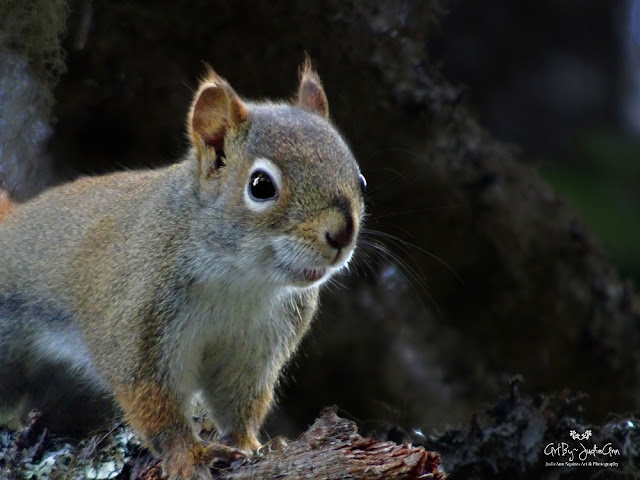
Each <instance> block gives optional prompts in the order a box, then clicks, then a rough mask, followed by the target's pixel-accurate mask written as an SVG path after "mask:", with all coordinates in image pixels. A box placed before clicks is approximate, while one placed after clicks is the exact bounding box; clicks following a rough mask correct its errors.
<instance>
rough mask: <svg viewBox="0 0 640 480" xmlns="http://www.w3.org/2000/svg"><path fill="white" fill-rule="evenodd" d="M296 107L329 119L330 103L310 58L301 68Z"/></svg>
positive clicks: (306, 59)
mask: <svg viewBox="0 0 640 480" xmlns="http://www.w3.org/2000/svg"><path fill="white" fill-rule="evenodd" d="M296 107H298V108H301V109H303V110H307V111H309V112H312V113H315V114H317V115H320V116H322V117H324V118H329V102H328V101H327V96H326V95H325V93H324V89H323V88H322V82H321V81H320V77H319V76H318V74H317V73H316V71H315V70H314V69H313V67H312V66H311V60H310V59H309V57H307V58H305V60H304V62H303V64H302V66H301V67H300V86H299V87H298V98H297V101H296Z"/></svg>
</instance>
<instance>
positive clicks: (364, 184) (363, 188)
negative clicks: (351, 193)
mask: <svg viewBox="0 0 640 480" xmlns="http://www.w3.org/2000/svg"><path fill="white" fill-rule="evenodd" d="M360 191H361V192H362V194H363V195H364V192H366V191H367V179H366V178H364V175H362V174H360Z"/></svg>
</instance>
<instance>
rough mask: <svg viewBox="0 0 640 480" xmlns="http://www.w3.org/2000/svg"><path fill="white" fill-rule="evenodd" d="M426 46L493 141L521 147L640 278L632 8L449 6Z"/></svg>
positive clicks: (635, 19) (637, 53)
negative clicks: (465, 93)
mask: <svg viewBox="0 0 640 480" xmlns="http://www.w3.org/2000/svg"><path fill="white" fill-rule="evenodd" d="M445 9H446V13H445V14H444V15H443V16H442V18H441V25H440V28H441V29H440V31H439V34H438V35H436V36H435V45H434V48H433V52H434V57H437V58H438V59H439V60H440V62H441V66H442V71H443V73H444V75H445V76H446V77H447V78H448V79H449V80H451V81H453V82H455V83H460V84H462V85H464V86H465V87H466V88H467V89H468V96H467V98H468V99H469V102H470V104H471V105H473V108H474V110H475V112H476V114H477V115H478V117H479V118H480V120H481V122H482V123H483V124H484V125H485V126H487V128H488V129H489V130H490V131H491V133H492V134H493V135H494V136H495V137H496V138H499V139H501V140H505V141H508V142H511V143H514V144H516V145H519V146H520V147H521V148H522V150H523V152H524V157H525V158H526V159H527V160H528V161H531V162H534V163H536V164H538V165H540V166H541V171H542V174H543V177H544V178H545V179H546V180H548V181H549V183H550V184H551V185H553V187H554V188H555V189H556V190H557V191H558V192H560V193H562V194H563V196H564V197H565V198H567V199H568V200H569V201H570V202H571V204H572V205H573V206H574V207H575V209H576V210H577V211H578V212H579V213H580V216H581V218H582V219H583V220H584V221H585V222H586V223H587V224H588V225H589V227H590V228H591V229H593V231H594V232H595V233H596V235H597V237H598V238H599V239H600V241H601V242H602V244H603V246H604V248H605V250H606V251H607V253H608V254H609V255H610V256H611V259H612V261H613V262H614V263H615V264H616V265H617V266H618V267H619V269H620V271H621V272H622V273H624V274H625V275H628V276H630V277H633V278H634V279H635V280H636V282H637V281H638V280H640V150H639V148H640V147H639V145H640V143H639V141H638V140H639V138H640V5H639V4H638V2H637V1H613V2H608V1H589V0H587V1H579V0H570V1H563V2H554V1H551V0H549V1H528V0H524V1H521V2H509V1H508V0H504V1H500V0H492V1H490V2H481V3H479V2H473V1H471V0H453V1H451V2H448V3H447V4H446V7H445Z"/></svg>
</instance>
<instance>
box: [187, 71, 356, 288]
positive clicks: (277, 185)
mask: <svg viewBox="0 0 640 480" xmlns="http://www.w3.org/2000/svg"><path fill="white" fill-rule="evenodd" d="M188 130H189V139H190V141H191V143H192V145H193V147H194V148H193V161H194V162H195V163H194V166H196V168H194V171H195V172H196V174H197V175H198V183H197V184H198V204H199V206H200V207H199V212H198V215H197V222H196V225H197V227H196V229H197V231H198V232H199V236H200V237H201V238H204V239H205V240H206V244H207V245H208V246H209V247H210V248H209V249H208V250H209V252H211V253H212V254H214V255H216V256H217V258H216V262H218V263H220V262H223V263H224V262H225V261H227V263H228V264H229V265H231V264H233V268H235V269H237V270H240V271H241V272H240V273H242V271H243V272H244V273H246V274H247V275H255V276H256V277H255V278H256V280H257V281H260V282H265V283H273V284H276V285H289V286H298V287H308V286H312V285H318V284H319V283H321V282H323V281H325V280H327V279H328V278H329V277H330V276H331V275H332V274H333V273H334V272H335V271H336V270H338V269H340V268H341V267H343V266H344V265H346V264H347V262H348V261H349V259H350V258H351V255H352V254H353V251H354V248H355V244H356V240H357V237H358V231H359V229H360V224H361V221H362V216H363V213H364V202H363V193H364V189H365V186H366V182H365V179H364V177H363V176H362V174H361V173H360V169H359V168H358V164H357V163H356V161H355V159H354V157H353V155H352V153H351V151H350V150H349V147H348V146H347V144H346V143H345V141H344V140H343V139H342V137H341V136H340V134H339V133H338V132H337V131H336V129H335V128H334V127H333V126H332V125H331V123H330V122H329V106H328V102H327V97H326V95H325V93H324V90H323V88H322V83H321V82H320V78H319V77H318V75H317V73H316V72H315V71H314V70H313V69H312V68H311V64H310V62H309V61H308V60H307V61H305V63H304V64H303V67H302V69H301V75H300V85H299V87H298V92H297V96H296V98H295V100H294V101H292V102H291V103H270V102H263V103H250V102H244V101H243V100H241V99H240V97H239V96H238V95H237V94H236V93H235V91H234V90H233V89H232V88H231V87H230V86H229V84H228V83H227V82H226V81H225V80H224V79H222V78H221V77H219V76H218V75H217V74H215V73H214V72H213V70H210V71H209V72H208V75H207V77H206V78H205V79H204V80H203V81H202V82H201V84H200V87H199V89H198V92H197V93H196V95H195V98H194V101H193V105H192V108H191V112H190V115H189V120H188Z"/></svg>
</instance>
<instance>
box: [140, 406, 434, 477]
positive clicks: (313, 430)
mask: <svg viewBox="0 0 640 480" xmlns="http://www.w3.org/2000/svg"><path fill="white" fill-rule="evenodd" d="M263 450H264V451H261V452H259V454H257V455H255V456H254V457H251V458H250V459H248V460H247V461H246V462H245V463H243V464H242V465H239V466H233V467H228V468H222V469H216V470H215V475H214V477H215V478H216V479H220V480H243V479H256V478H261V479H275V478H295V479H300V480H305V479H306V480H314V479H324V480H342V479H353V480H357V479H376V478H378V479H390V480H412V479H416V480H417V479H436V480H442V479H444V477H445V475H444V473H443V472H441V471H440V470H439V469H438V467H439V465H440V456H439V455H438V454H437V453H434V452H428V451H426V450H425V449H424V448H422V447H413V446H411V445H410V444H406V443H405V444H402V445H397V444H395V443H393V442H382V441H379V440H374V439H372V438H366V437H362V436H360V435H359V434H358V429H357V427H356V424H355V423H354V422H352V421H351V420H346V419H344V418H340V417H338V415H336V412H335V409H331V408H327V409H325V410H324V411H323V412H322V413H321V414H320V416H319V417H318V418H317V420H316V421H315V423H314V424H313V425H311V427H309V429H308V430H307V431H306V432H305V433H303V434H302V435H301V436H300V437H299V438H298V439H297V440H295V441H292V442H290V443H288V444H287V445H286V446H282V447H279V448H273V449H269V448H268V447H267V448H264V449H263ZM140 461H142V462H147V460H146V459H140ZM133 470H134V471H136V470H137V469H135V468H134V469H133ZM132 478H135V477H132ZM137 478H139V479H140V480H157V479H159V478H162V477H161V476H160V466H159V464H156V465H154V466H152V467H151V468H147V469H146V470H144V471H143V472H142V473H141V475H140V476H139V477H137Z"/></svg>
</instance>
